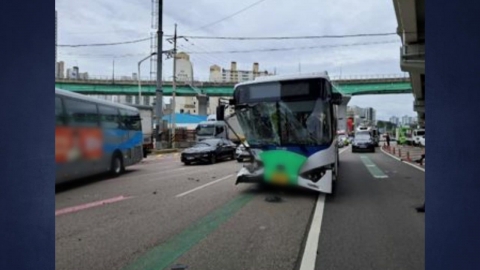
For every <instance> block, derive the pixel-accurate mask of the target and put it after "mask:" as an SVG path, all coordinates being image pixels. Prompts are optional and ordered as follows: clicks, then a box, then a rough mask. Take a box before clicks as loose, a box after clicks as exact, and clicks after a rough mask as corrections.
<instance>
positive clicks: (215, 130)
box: [195, 115, 245, 144]
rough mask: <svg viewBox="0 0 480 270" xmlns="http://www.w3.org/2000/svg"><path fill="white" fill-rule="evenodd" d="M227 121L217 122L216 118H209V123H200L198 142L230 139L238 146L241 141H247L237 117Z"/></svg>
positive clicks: (197, 130)
mask: <svg viewBox="0 0 480 270" xmlns="http://www.w3.org/2000/svg"><path fill="white" fill-rule="evenodd" d="M225 121H227V122H228V125H230V127H231V128H232V129H233V131H235V133H236V134H237V135H238V136H239V137H240V140H239V138H237V136H235V133H234V132H233V131H232V130H230V129H229V128H228V125H227V123H225ZM225 121H217V120H216V118H215V117H213V116H211V115H210V116H208V118H207V121H203V122H200V123H199V124H198V126H197V128H196V129H195V130H196V141H197V142H198V141H202V140H205V139H213V138H218V139H228V140H230V141H232V142H234V143H236V144H240V143H241V140H244V139H245V136H244V135H243V132H242V129H241V128H240V125H239V124H238V120H237V117H236V116H233V117H230V118H227V119H225Z"/></svg>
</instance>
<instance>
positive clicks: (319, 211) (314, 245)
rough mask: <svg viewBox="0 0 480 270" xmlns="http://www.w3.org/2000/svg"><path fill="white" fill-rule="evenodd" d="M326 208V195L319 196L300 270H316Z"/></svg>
mask: <svg viewBox="0 0 480 270" xmlns="http://www.w3.org/2000/svg"><path fill="white" fill-rule="evenodd" d="M324 208H325V194H319V195H318V197H317V203H316V205H315V213H314V214H313V219H312V224H311V225H310V230H309V232H308V236H307V243H306V245H305V251H304V252H303V257H302V263H301V264H300V270H314V269H315V261H316V259H317V249H318V241H319V239H320V229H321V226H322V219H323V210H324Z"/></svg>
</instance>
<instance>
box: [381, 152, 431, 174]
mask: <svg viewBox="0 0 480 270" xmlns="http://www.w3.org/2000/svg"><path fill="white" fill-rule="evenodd" d="M380 150H382V152H383V153H384V154H386V155H388V156H390V157H392V158H394V159H396V160H398V161H402V160H401V159H400V158H398V157H396V156H394V155H392V154H390V153H388V152H387V151H385V150H383V149H382V148H380ZM402 162H403V161H402ZM403 163H404V164H407V165H410V166H412V167H414V168H416V169H419V170H420V171H422V172H425V169H424V168H422V167H419V166H417V165H414V164H411V163H408V162H403Z"/></svg>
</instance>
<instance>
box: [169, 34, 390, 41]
mask: <svg viewBox="0 0 480 270" xmlns="http://www.w3.org/2000/svg"><path fill="white" fill-rule="evenodd" d="M394 35H395V36H396V35H398V34H397V33H371V34H351V35H322V36H284V37H226V36H218V37H215V36H182V37H185V38H191V39H221V40H222V39H223V40H288V39H329V38H331V39H333V38H354V37H383V36H394ZM165 36H168V37H169V36H171V35H165Z"/></svg>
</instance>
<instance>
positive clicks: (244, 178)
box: [235, 167, 263, 185]
mask: <svg viewBox="0 0 480 270" xmlns="http://www.w3.org/2000/svg"><path fill="white" fill-rule="evenodd" d="M261 182H263V169H261V170H258V171H254V172H250V171H249V170H248V169H247V168H245V167H243V168H241V169H240V171H238V174H237V181H236V182H235V185H237V184H238V183H261Z"/></svg>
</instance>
